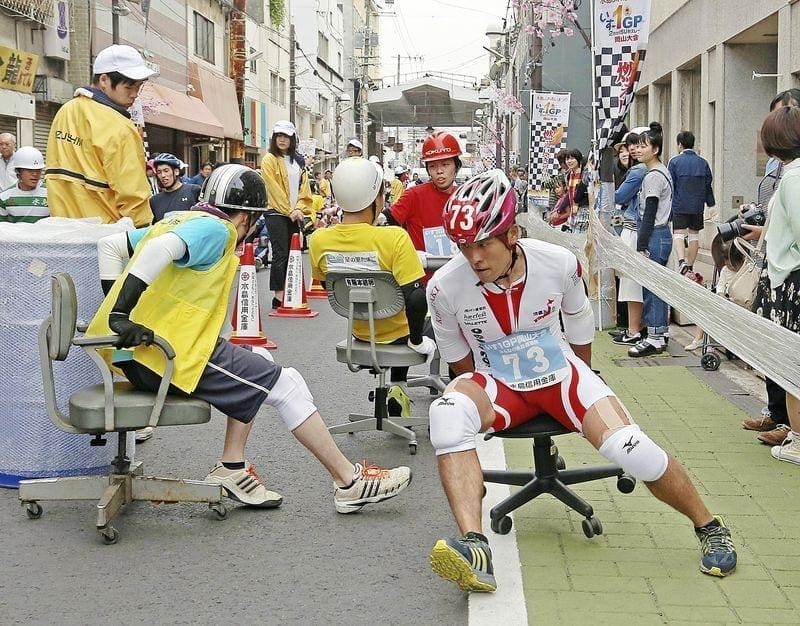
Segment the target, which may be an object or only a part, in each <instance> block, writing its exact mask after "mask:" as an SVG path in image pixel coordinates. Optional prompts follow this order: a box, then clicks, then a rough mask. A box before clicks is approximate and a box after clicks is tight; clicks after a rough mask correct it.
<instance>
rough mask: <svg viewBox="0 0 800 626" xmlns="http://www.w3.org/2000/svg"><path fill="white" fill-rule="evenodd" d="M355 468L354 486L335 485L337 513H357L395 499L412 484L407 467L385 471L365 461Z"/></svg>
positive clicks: (334, 496) (334, 497)
mask: <svg viewBox="0 0 800 626" xmlns="http://www.w3.org/2000/svg"><path fill="white" fill-rule="evenodd" d="M355 468H356V469H355V474H354V475H353V484H352V485H350V486H349V487H339V486H338V485H336V484H335V483H334V485H333V487H334V490H333V504H334V506H335V507H336V512H337V513H344V514H347V513H356V512H358V511H360V510H361V509H362V508H364V506H365V505H367V504H375V503H377V502H383V501H384V500H388V499H389V498H394V497H395V496H396V495H398V494H399V493H400V492H401V491H403V490H404V489H405V488H406V487H408V485H409V484H410V483H411V470H410V469H409V468H407V467H403V466H401V467H395V468H394V469H383V468H382V467H378V466H377V465H367V462H366V461H364V462H363V463H356V464H355Z"/></svg>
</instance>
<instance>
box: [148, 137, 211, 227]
mask: <svg viewBox="0 0 800 626" xmlns="http://www.w3.org/2000/svg"><path fill="white" fill-rule="evenodd" d="M153 165H154V166H155V168H156V177H157V178H158V184H159V186H160V187H161V191H160V192H158V193H157V194H156V195H154V196H153V197H152V198H150V208H151V209H152V211H153V222H154V223H155V222H158V221H159V220H161V219H162V218H163V217H164V215H166V214H167V213H170V212H171V211H188V210H189V209H191V208H192V207H193V206H194V205H195V204H197V199H198V197H199V196H200V186H199V185H192V184H184V183H182V182H181V165H182V162H181V160H180V159H179V158H178V157H176V156H175V155H173V154H169V153H167V152H162V153H161V154H158V155H156V157H155V158H154V159H153Z"/></svg>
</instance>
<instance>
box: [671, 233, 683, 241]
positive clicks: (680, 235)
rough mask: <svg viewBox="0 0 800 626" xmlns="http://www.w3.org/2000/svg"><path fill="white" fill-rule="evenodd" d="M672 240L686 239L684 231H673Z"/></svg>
mask: <svg viewBox="0 0 800 626" xmlns="http://www.w3.org/2000/svg"><path fill="white" fill-rule="evenodd" d="M672 240H673V241H685V240H686V234H685V233H674V234H673V235H672Z"/></svg>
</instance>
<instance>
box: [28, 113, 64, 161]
mask: <svg viewBox="0 0 800 626" xmlns="http://www.w3.org/2000/svg"><path fill="white" fill-rule="evenodd" d="M59 107H60V105H59V104H55V103H53V102H40V103H37V105H36V120H35V121H34V122H33V146H34V148H38V149H39V151H40V152H41V153H42V154H43V155H44V162H45V163H47V137H48V135H49V134H50V127H51V126H52V125H53V117H55V114H56V111H58V109H59Z"/></svg>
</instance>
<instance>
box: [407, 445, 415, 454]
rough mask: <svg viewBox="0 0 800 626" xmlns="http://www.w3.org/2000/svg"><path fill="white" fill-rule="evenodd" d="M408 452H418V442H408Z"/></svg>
mask: <svg viewBox="0 0 800 626" xmlns="http://www.w3.org/2000/svg"><path fill="white" fill-rule="evenodd" d="M408 453H409V454H416V453H417V444H415V443H410V444H408Z"/></svg>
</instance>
